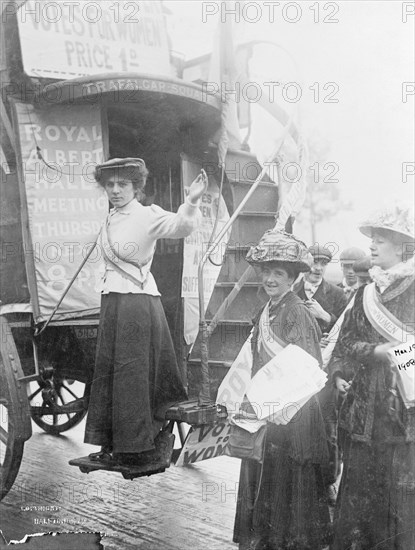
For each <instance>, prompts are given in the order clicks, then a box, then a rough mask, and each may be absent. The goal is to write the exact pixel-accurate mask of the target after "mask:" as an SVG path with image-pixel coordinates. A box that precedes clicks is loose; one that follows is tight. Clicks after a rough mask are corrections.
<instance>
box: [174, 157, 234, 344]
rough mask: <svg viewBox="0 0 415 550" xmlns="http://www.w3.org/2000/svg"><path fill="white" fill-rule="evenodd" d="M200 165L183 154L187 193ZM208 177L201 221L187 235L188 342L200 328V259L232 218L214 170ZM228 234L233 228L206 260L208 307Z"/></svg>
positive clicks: (184, 282)
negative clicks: (220, 191)
mask: <svg viewBox="0 0 415 550" xmlns="http://www.w3.org/2000/svg"><path fill="white" fill-rule="evenodd" d="M200 168H201V165H200V164H198V163H197V162H194V161H192V160H190V159H189V158H187V157H186V155H183V158H182V177H183V181H184V185H185V193H186V192H187V187H186V186H188V185H190V184H191V182H192V181H193V180H194V179H195V177H196V176H197V175H198V173H199V171H200ZM208 177H209V186H208V188H207V190H206V193H204V194H203V196H202V199H201V203H200V210H201V212H202V223H201V225H200V227H199V228H198V229H196V230H195V231H193V233H192V234H191V235H189V236H188V237H186V238H185V239H184V249H183V276H182V298H184V338H185V340H186V343H187V344H193V343H194V342H195V340H196V337H197V334H198V332H199V298H198V297H199V290H198V289H199V285H198V269H199V263H200V261H201V259H202V258H203V256H204V254H205V252H206V251H207V250H208V247H209V244H210V242H212V241H213V239H214V238H215V237H216V236H217V235H218V234H219V233H220V232H221V230H222V229H223V227H224V225H225V224H226V223H227V221H228V220H229V212H228V209H227V207H226V204H225V201H224V200H223V197H222V196H220V194H219V186H218V184H217V181H216V178H215V176H214V174H212V173H209V174H208ZM215 225H216V227H215ZM213 231H214V234H213ZM229 235H230V231H229V230H228V231H227V232H226V233H225V234H224V235H223V236H222V238H221V239H220V241H219V243H218V244H217V246H216V247H215V249H214V250H213V251H212V254H211V255H210V258H211V260H212V261H210V260H208V261H207V262H206V263H205V264H204V270H203V294H204V304H205V310H206V309H207V306H208V304H209V300H210V298H211V296H212V293H213V290H214V287H215V284H216V281H217V279H218V277H219V272H220V270H221V266H222V260H223V256H224V254H225V250H226V245H227V243H228V239H229Z"/></svg>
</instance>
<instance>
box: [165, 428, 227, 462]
mask: <svg viewBox="0 0 415 550" xmlns="http://www.w3.org/2000/svg"><path fill="white" fill-rule="evenodd" d="M230 429H231V426H230V424H229V420H224V421H223V422H218V423H216V424H209V425H208V424H205V425H203V426H198V427H195V428H192V429H191V431H190V432H189V434H188V436H187V438H186V441H185V442H184V445H183V448H182V450H181V453H180V455H179V458H178V459H177V461H176V466H188V465H189V464H195V462H201V461H202V460H208V459H209V458H216V457H217V456H222V455H223V454H224V451H225V447H226V444H227V442H228V440H229V433H230Z"/></svg>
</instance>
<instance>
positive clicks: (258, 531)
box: [233, 425, 331, 550]
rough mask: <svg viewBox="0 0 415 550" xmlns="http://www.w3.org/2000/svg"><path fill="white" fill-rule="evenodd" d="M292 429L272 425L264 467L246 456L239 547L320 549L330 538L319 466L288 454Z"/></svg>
mask: <svg viewBox="0 0 415 550" xmlns="http://www.w3.org/2000/svg"><path fill="white" fill-rule="evenodd" d="M288 430H289V428H288V427H287V426H275V425H268V427H267V436H266V447H265V457H264V463H263V465H261V464H259V463H257V462H254V461H252V460H242V464H241V473H240V478H239V490H238V501H237V508H236V517H235V526H234V536H233V540H234V542H238V543H239V548H240V550H283V549H284V550H285V549H290V550H300V549H301V550H305V549H307V550H318V549H321V548H323V547H324V546H326V545H327V544H328V542H329V541H330V534H331V526H330V515H329V509H328V506H327V502H326V498H325V492H324V483H323V475H322V469H321V465H320V464H315V463H313V461H312V460H306V461H303V462H302V463H300V462H297V461H296V460H294V459H293V458H292V456H290V454H291V453H290V441H289V433H288Z"/></svg>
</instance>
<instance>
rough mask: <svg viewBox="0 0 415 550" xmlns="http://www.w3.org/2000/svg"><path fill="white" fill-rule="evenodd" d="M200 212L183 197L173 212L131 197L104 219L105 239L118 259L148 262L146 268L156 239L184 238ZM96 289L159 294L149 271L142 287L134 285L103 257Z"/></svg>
mask: <svg viewBox="0 0 415 550" xmlns="http://www.w3.org/2000/svg"><path fill="white" fill-rule="evenodd" d="M201 219H202V214H201V211H200V209H199V206H198V205H192V204H191V203H190V202H189V201H188V200H187V199H186V201H185V202H184V204H182V205H181V206H180V208H179V209H178V211H177V213H176V214H174V213H173V212H168V211H166V210H163V209H162V208H160V207H159V206H157V205H155V204H153V205H151V206H143V205H142V204H141V203H139V202H138V201H137V200H135V199H134V200H132V201H131V202H129V203H128V204H126V205H125V206H123V207H121V208H113V209H112V210H111V211H110V213H109V214H108V218H107V221H106V223H107V232H108V239H109V241H110V243H111V247H112V249H113V250H114V251H115V252H116V254H117V256H119V257H120V258H121V259H123V260H125V261H127V262H131V263H134V264H142V263H144V262H146V261H147V260H149V261H148V264H147V265H146V270H147V269H148V271H149V269H150V267H151V263H152V261H153V256H154V251H155V246H156V241H157V239H163V238H164V239H169V238H170V239H179V238H183V237H187V236H188V235H190V233H192V232H193V231H194V230H195V229H196V228H197V227H198V226H199V224H200V222H201ZM104 264H105V265H104V270H103V273H102V278H101V283H100V285H99V286H98V289H97V290H98V291H99V292H101V293H102V294H108V293H110V292H119V293H121V294H129V293H131V294H150V295H152V296H160V293H159V291H158V289H157V285H156V282H155V280H154V277H153V275H152V273H151V272H149V273H148V275H147V278H146V281H145V283H144V285H143V287H141V286H139V285H136V284H134V282H132V281H131V280H130V279H128V278H127V277H124V276H123V274H122V273H120V272H119V271H118V270H116V269H115V268H114V267H113V266H112V265H111V263H110V262H108V261H106V260H105V256H104Z"/></svg>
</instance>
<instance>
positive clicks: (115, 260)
mask: <svg viewBox="0 0 415 550" xmlns="http://www.w3.org/2000/svg"><path fill="white" fill-rule="evenodd" d="M108 221H109V217H108V218H107V221H106V223H104V224H103V226H102V228H101V232H100V245H101V249H102V252H103V254H104V257H105V259H106V260H107V261H108V262H109V263H110V264H111V266H112V267H114V268H115V270H116V271H118V272H119V273H121V275H122V276H123V277H125V278H127V279H129V280H130V281H131V282H133V283H134V284H136V285H138V286H139V287H141V288H144V285H145V283H146V280H147V277H148V274H149V272H150V267H151V261H152V259H153V254H151V255H150V256H148V258H146V259H145V260H144V261H142V262H139V263H138V262H137V263H134V264H133V263H131V262H126V261H125V260H122V259H121V258H120V257H119V256H117V254H116V253H115V251H114V249H113V248H112V246H111V243H110V242H109V238H108V231H107V227H108Z"/></svg>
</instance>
